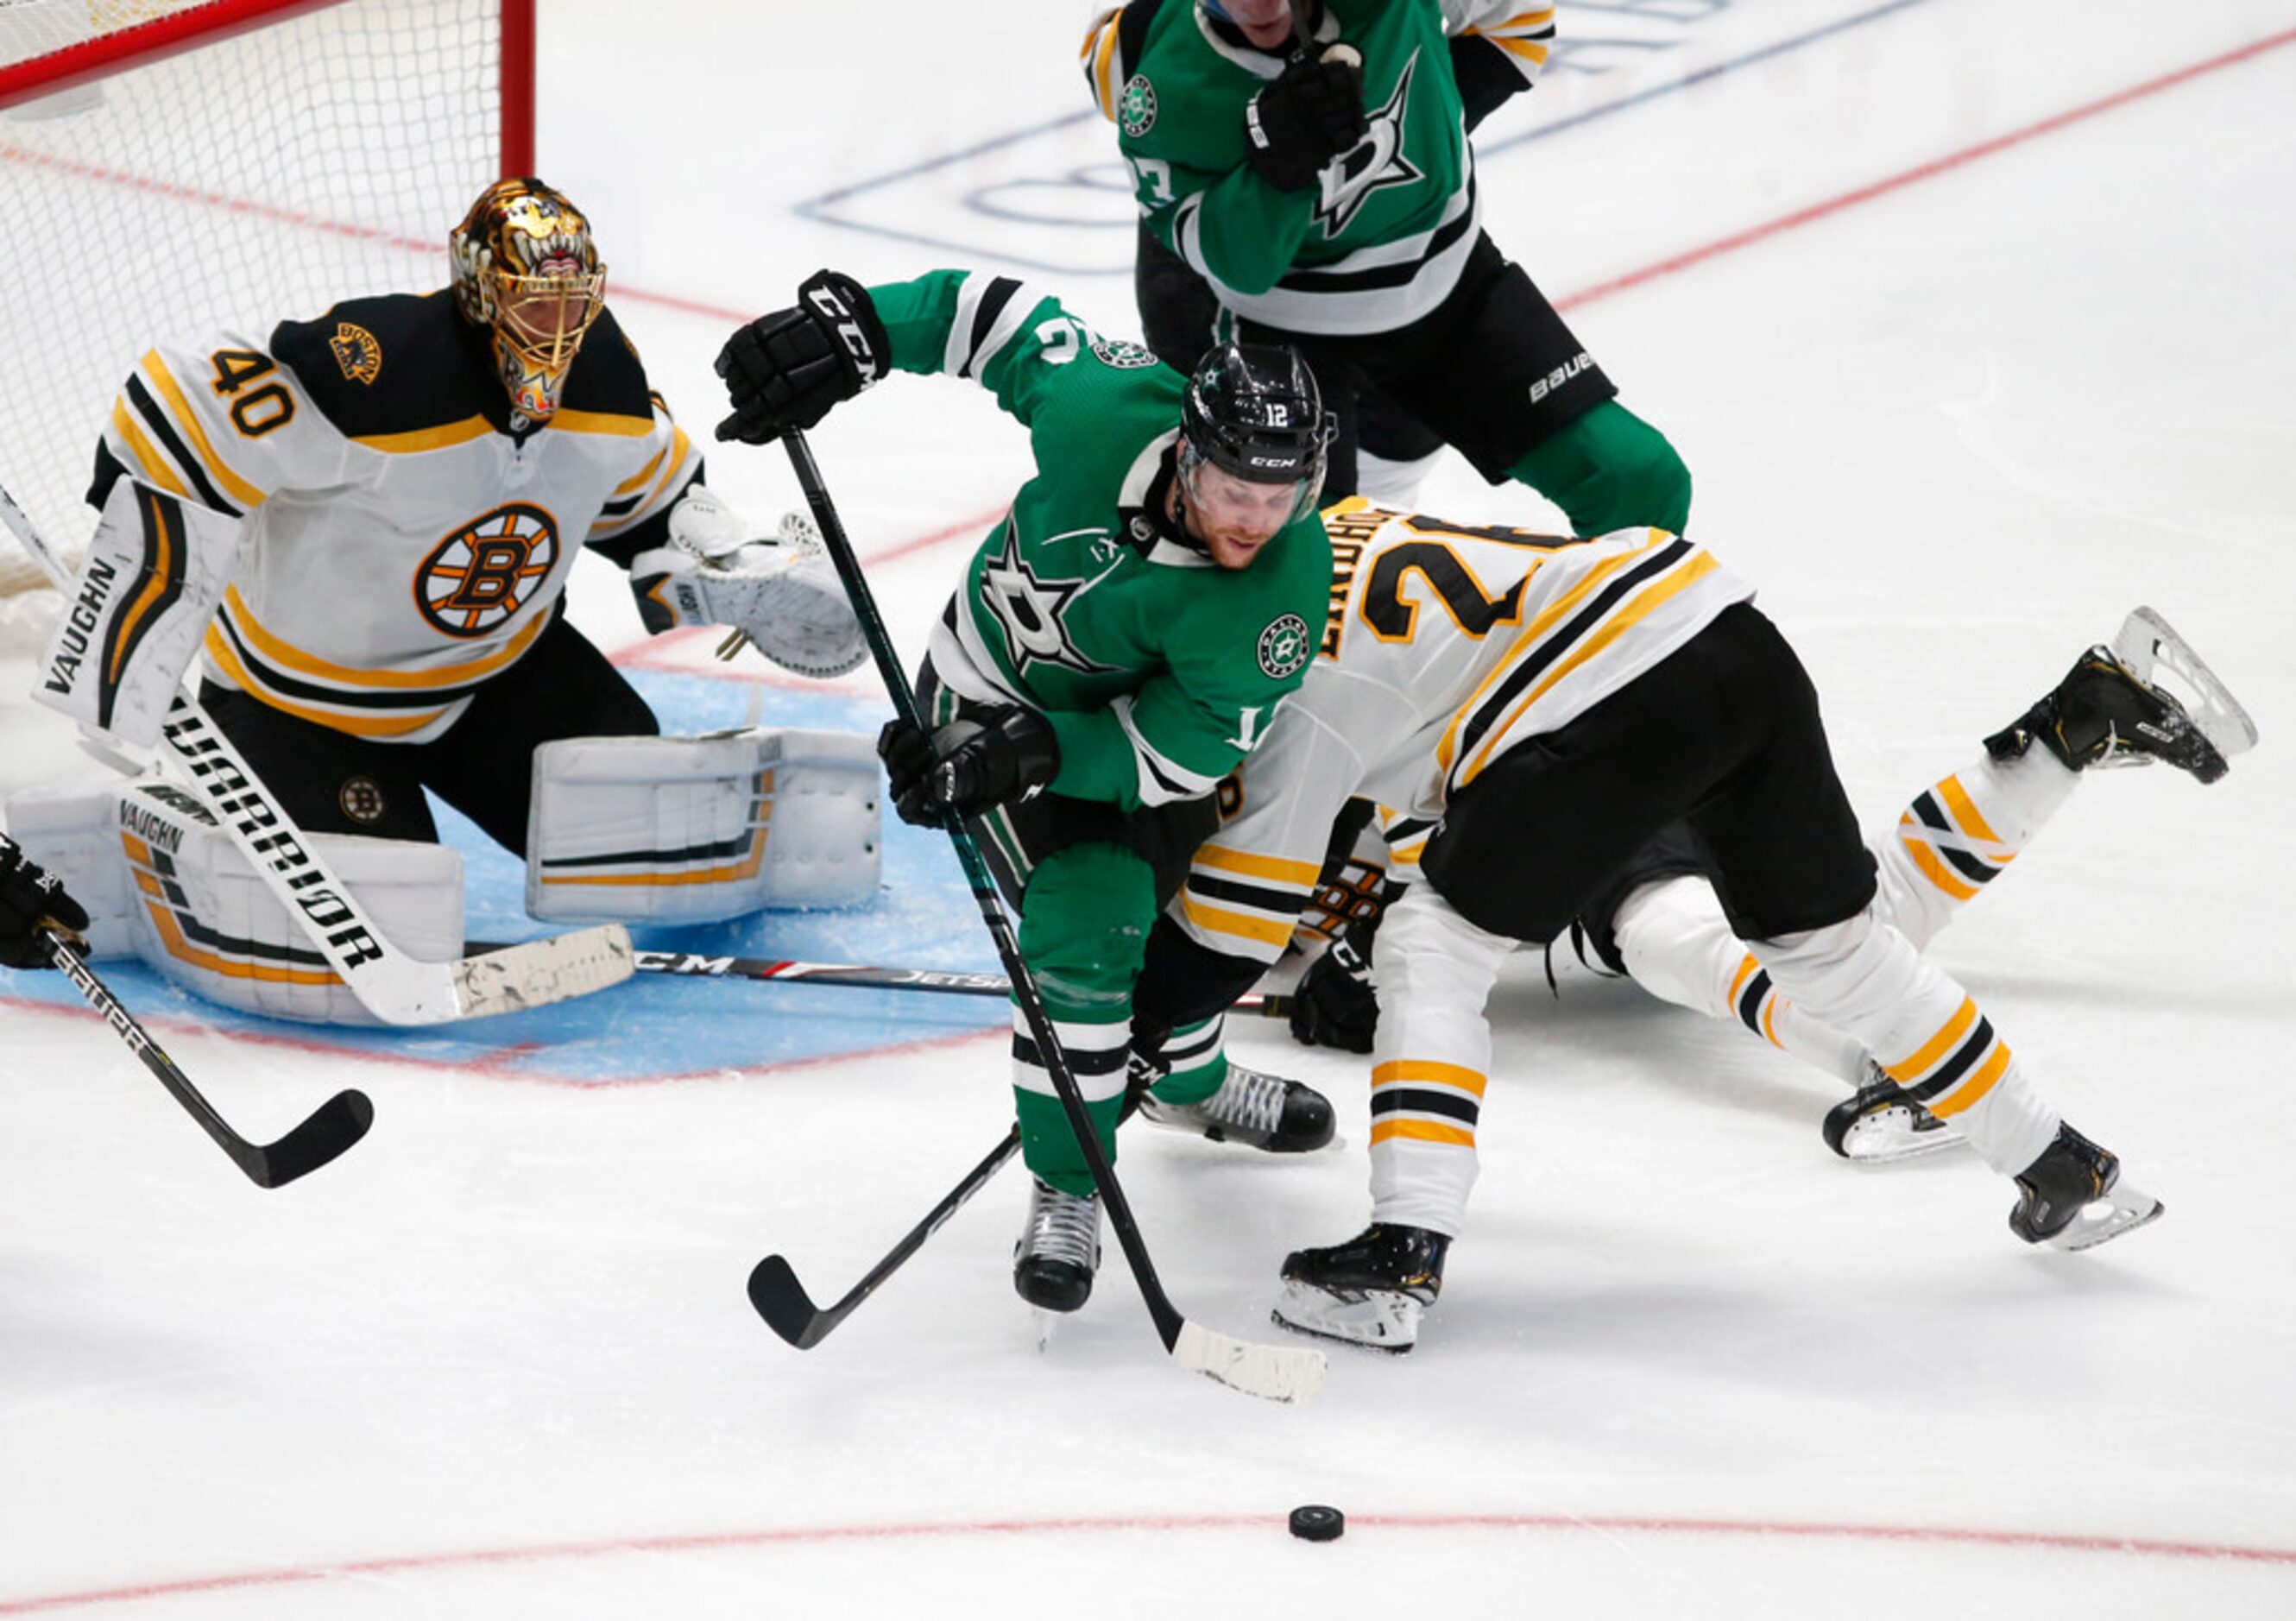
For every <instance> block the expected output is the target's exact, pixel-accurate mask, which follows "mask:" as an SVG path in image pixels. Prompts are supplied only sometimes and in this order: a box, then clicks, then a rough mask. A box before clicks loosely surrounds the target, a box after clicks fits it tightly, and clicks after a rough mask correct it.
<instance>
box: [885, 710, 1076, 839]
mask: <svg viewBox="0 0 2296 1621" xmlns="http://www.w3.org/2000/svg"><path fill="white" fill-rule="evenodd" d="M877 757H878V758H879V759H881V760H882V761H884V762H885V774H886V777H887V778H888V780H889V781H890V784H891V787H892V790H893V808H894V809H895V810H898V812H900V814H901V820H902V821H904V822H906V823H909V824H910V825H911V826H912V827H938V826H939V825H940V819H941V816H942V814H943V813H944V812H947V811H955V813H956V814H957V815H960V816H977V815H980V813H981V812H982V811H985V810H992V809H994V808H995V807H996V806H999V805H1004V804H1007V803H1009V802H1010V801H1012V800H1014V799H1026V798H1030V797H1032V796H1033V795H1035V794H1036V793H1037V792H1038V791H1039V790H1042V789H1043V788H1044V786H1045V784H1046V783H1047V782H1051V781H1052V780H1053V778H1054V775H1056V774H1058V773H1059V771H1060V768H1061V747H1060V744H1059V742H1058V741H1056V740H1055V739H1054V736H1053V728H1052V725H1051V723H1050V722H1048V721H1046V719H1045V717H1044V716H1041V715H1039V714H1037V712H1036V711H1035V710H1034V709H1024V708H1021V707H1020V706H1019V705H1018V704H1014V705H1011V706H1008V707H1006V708H999V709H992V710H988V711H987V712H986V713H985V714H984V716H983V717H982V719H981V720H980V721H972V720H958V721H951V722H950V723H949V724H948V725H946V726H943V727H942V728H941V729H940V730H939V732H937V733H933V734H932V735H931V737H927V736H926V735H925V733H924V730H923V728H922V727H920V726H916V725H911V724H910V723H909V722H907V721H906V720H890V721H887V722H886V723H885V729H884V730H883V731H882V732H880V733H878V734H877Z"/></svg>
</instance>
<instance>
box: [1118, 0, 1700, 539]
mask: <svg viewBox="0 0 2296 1621" xmlns="http://www.w3.org/2000/svg"><path fill="white" fill-rule="evenodd" d="M1308 9H1309V10H1310V11H1311V12H1313V14H1314V16H1315V19H1316V21H1315V26H1314V29H1313V32H1312V37H1311V38H1309V39H1308V40H1305V41H1300V40H1298V39H1296V38H1295V37H1294V34H1293V29H1292V13H1291V10H1290V8H1289V7H1288V6H1287V5H1286V4H1283V3H1282V0H1129V4H1125V5H1123V6H1122V7H1120V8H1119V9H1118V10H1116V11H1114V12H1110V13H1109V14H1107V15H1106V16H1105V17H1104V18H1103V20H1102V21H1101V22H1100V23H1099V24H1098V25H1096V26H1095V29H1094V31H1093V32H1092V33H1091V34H1090V35H1089V36H1088V37H1087V40H1086V44H1085V50H1084V66H1085V71H1086V74H1087V78H1089V79H1090V80H1091V82H1092V84H1093V87H1094V92H1095V97H1096V98H1097V100H1098V101H1099V102H1100V106H1101V111H1103V114H1104V115H1105V116H1107V117H1108V118H1109V119H1111V120H1112V121H1113V122H1115V124H1116V125H1117V126H1118V130H1119V146H1120V148H1121V150H1122V151H1123V153H1124V156H1125V160H1126V161H1127V162H1128V164H1129V165H1130V166H1131V169H1132V175H1133V180H1134V184H1135V188H1136V194H1137V201H1138V202H1139V206H1140V209H1141V213H1142V216H1143V220H1144V225H1145V227H1146V230H1147V232H1148V233H1150V234H1151V235H1152V237H1153V239H1154V241H1155V242H1156V243H1157V244H1158V245H1159V246H1160V249H1161V250H1166V251H1165V253H1164V254H1162V255H1159V254H1157V253H1155V252H1153V251H1151V252H1147V253H1144V262H1143V266H1142V274H1141V282H1140V290H1141V293H1142V318H1143V321H1144V324H1145V326H1146V328H1147V330H1148V332H1149V333H1150V337H1151V341H1152V342H1155V343H1159V344H1160V346H1164V347H1169V345H1171V344H1174V343H1180V342H1184V341H1185V333H1186V332H1187V331H1188V330H1189V328H1190V327H1191V326H1193V324H1194V323H1195V320H1196V319H1197V317H1192V316H1191V315H1189V313H1188V306H1189V301H1190V299H1191V298H1192V297H1195V296H1197V295H1195V293H1194V290H1193V285H1192V283H1193V279H1194V278H1201V281H1202V282H1203V283H1206V284H1208V285H1209V288H1210V292H1211V293H1212V294H1213V295H1214V296H1215V297H1216V299H1217V306H1218V323H1219V330H1220V331H1222V332H1233V333H1234V335H1235V336H1237V337H1239V338H1240V339H1241V340H1243V341H1246V342H1263V343H1264V342H1282V343H1289V344H1291V345H1292V346H1293V347H1295V348H1299V349H1300V352H1301V353H1303V354H1304V355H1305V356H1307V357H1308V362H1309V364H1311V365H1312V366H1313V367H1314V369H1315V372H1316V377H1317V379H1318V380H1319V381H1321V383H1322V384H1323V387H1324V394H1325V397H1327V398H1328V399H1329V400H1330V401H1331V402H1332V405H1333V409H1334V411H1335V413H1337V414H1338V415H1339V417H1340V419H1341V424H1342V426H1341V433H1340V437H1339V439H1338V441H1337V442H1336V443H1335V445H1334V446H1333V457H1332V481H1331V487H1330V489H1329V491H1327V494H1331V495H1339V494H1347V493H1351V492H1352V491H1353V490H1354V489H1355V488H1356V487H1357V480H1356V457H1355V440H1356V430H1355V422H1356V417H1357V405H1358V402H1359V401H1361V400H1363V399H1366V398H1368V399H1370V400H1372V401H1373V402H1374V403H1375V404H1376V405H1380V406H1382V407H1388V408H1390V409H1391V410H1396V411H1399V412H1400V413H1404V414H1405V415H1406V416H1407V418H1408V419H1410V422H1411V423H1415V424H1416V425H1417V426H1419V427H1420V428H1422V429H1423V430H1427V431H1431V433H1432V434H1433V435H1434V436H1436V437H1438V438H1439V439H1440V440H1441V441H1442V442H1445V443H1448V444H1449V445H1451V446H1454V447H1455V448H1456V449H1457V450H1458V451H1459V452H1460V453H1461V454H1464V455H1465V456H1466V458H1467V459H1468V460H1469V461H1470V462H1472V463H1473V464H1474V466H1475V467H1476V469H1477V471H1480V472H1481V473H1482V474H1483V476H1484V477H1485V478H1487V479H1490V480H1491V481H1492V482H1493V483H1499V482H1502V481H1505V480H1507V479H1513V480H1515V481H1517V482H1520V483H1522V484H1526V485H1529V486H1530V487H1532V488H1534V489H1536V490H1538V492H1539V493H1540V494H1542V495H1546V497H1547V498H1548V499H1549V500H1551V501H1553V502H1554V503H1555V504H1556V505H1558V506H1560V507H1561V508H1562V510H1563V512H1565V513H1567V514H1568V515H1569V517H1570V527H1571V530H1572V532H1573V533H1576V534H1580V535H1599V534H1604V533H1607V532H1609V531H1611V530H1612V529H1616V528H1625V527H1628V526H1629V525H1633V524H1640V523H1648V524H1654V525H1657V526H1659V527H1661V528H1668V529H1672V530H1677V531H1678V530H1680V529H1681V528H1683V526H1684V524H1685V522H1686V521H1687V520H1688V516H1689V509H1690V475H1689V472H1688V470H1687V469H1685V467H1684V465H1683V463H1682V459H1681V458H1680V457H1679V456H1678V455H1677V454H1676V453H1675V451H1674V448H1673V446H1670V445H1669V444H1668V443H1667V441H1666V439H1665V438H1664V436H1663V435H1661V434H1660V433H1659V432H1658V430H1656V429H1654V428H1652V427H1651V426H1650V425H1649V424H1648V423H1646V422H1643V421H1642V420H1641V419H1640V418H1638V417H1636V415H1635V414H1634V413H1631V412H1629V411H1628V410H1627V409H1626V407H1625V406H1623V405H1620V404H1619V403H1618V400H1617V398H1616V395H1617V392H1618V390H1617V389H1616V388H1615V387H1613V385H1612V384H1611V381H1610V380H1609V379H1608V378H1607V377H1606V376H1604V374H1603V371H1602V368H1601V367H1600V366H1598V365H1597V364H1595V361H1594V359H1593V357H1592V356H1590V355H1589V354H1588V353H1587V349H1586V348H1585V346H1584V345H1583V344H1582V343H1580V341H1579V339H1578V338H1577V337H1576V335H1574V334H1573V333H1572V332H1570V328H1569V327H1568V326H1567V325H1566V324H1564V323H1563V321H1562V317H1561V316H1560V315H1557V314H1556V313H1555V311H1554V307H1552V306H1551V305H1550V304H1549V303H1548V302H1547V300H1546V297H1545V295H1543V294H1542V293H1541V292H1540V291H1538V288H1537V287H1536V286H1535V285H1534V284H1533V283H1532V282H1531V281H1530V278H1529V276H1528V275H1527V274H1524V272H1523V271H1522V270H1521V267H1520V266H1515V265H1513V264H1511V263H1509V262H1508V261H1507V259H1506V258H1505V256H1504V255H1503V254H1501V252H1500V251H1499V250H1498V248H1497V246H1496V245H1495V244H1494V243H1493V242H1491V240H1490V237H1489V236H1488V234H1487V233H1485V232H1484V231H1483V229H1482V224H1481V217H1480V201H1479V199H1478V196H1477V192H1476V185H1475V176H1474V160H1473V153H1472V150H1471V148H1470V146H1469V144H1468V142H1467V135H1466V132H1467V129H1468V128H1469V127H1471V126H1472V122H1473V121H1474V120H1475V119H1477V118H1479V117H1480V115H1481V114H1482V113H1484V112H1487V111H1489V109H1490V108H1491V107H1492V106H1494V105H1496V104H1497V102H1498V101H1500V100H1503V99H1504V97H1505V94H1506V93H1507V91H1508V89H1509V87H1510V86H1508V84H1507V78H1506V76H1508V75H1510V74H1512V75H1513V76H1514V84H1513V86H1512V87H1513V88H1514V89H1520V88H1522V87H1524V86H1527V85H1528V83H1529V81H1530V80H1531V79H1532V78H1535V77H1536V75H1537V73H1538V69H1539V67H1540V65H1541V64H1543V63H1544V61H1546V52H1547V42H1548V41H1549V40H1551V38H1552V37H1553V35H1554V16H1553V12H1552V10H1551V8H1550V7H1547V6H1545V5H1542V4H1538V0H1310V4H1309V7H1308ZM1175 257H1176V258H1177V259H1178V260H1179V261H1181V267H1183V268H1182V271H1181V273H1180V274H1176V273H1175V272H1176V267H1175V266H1172V264H1171V263H1170V259H1171V258H1175Z"/></svg>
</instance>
